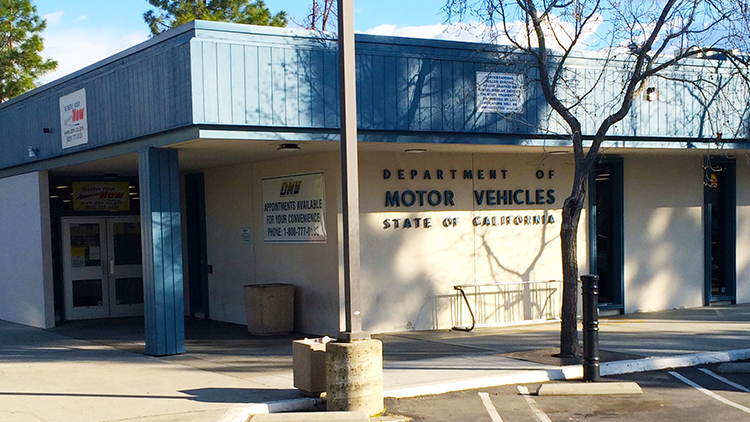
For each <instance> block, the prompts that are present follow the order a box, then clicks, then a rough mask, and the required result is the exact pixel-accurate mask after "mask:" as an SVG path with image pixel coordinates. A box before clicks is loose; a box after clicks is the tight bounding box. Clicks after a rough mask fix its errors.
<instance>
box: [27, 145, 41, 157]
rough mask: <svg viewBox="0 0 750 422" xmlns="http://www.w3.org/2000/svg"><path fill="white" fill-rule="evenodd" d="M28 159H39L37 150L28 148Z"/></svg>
mask: <svg viewBox="0 0 750 422" xmlns="http://www.w3.org/2000/svg"><path fill="white" fill-rule="evenodd" d="M29 158H39V149H38V148H34V147H29Z"/></svg>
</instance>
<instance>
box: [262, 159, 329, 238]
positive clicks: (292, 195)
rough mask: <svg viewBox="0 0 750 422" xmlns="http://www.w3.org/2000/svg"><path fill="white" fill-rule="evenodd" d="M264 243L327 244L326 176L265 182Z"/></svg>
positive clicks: (275, 178)
mask: <svg viewBox="0 0 750 422" xmlns="http://www.w3.org/2000/svg"><path fill="white" fill-rule="evenodd" d="M262 191H263V193H262V195H263V241H264V242H298V243H311V242H325V241H326V238H327V234H326V226H325V218H324V215H325V193H326V192H325V178H324V176H323V173H322V172H321V173H309V174H299V175H293V176H282V177H272V178H268V179H263V183H262Z"/></svg>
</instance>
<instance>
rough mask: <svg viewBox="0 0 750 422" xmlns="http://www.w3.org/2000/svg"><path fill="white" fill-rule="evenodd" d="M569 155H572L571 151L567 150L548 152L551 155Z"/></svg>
mask: <svg viewBox="0 0 750 422" xmlns="http://www.w3.org/2000/svg"><path fill="white" fill-rule="evenodd" d="M569 153H570V151H568V150H566V149H558V150H555V151H549V152H548V154H549V155H565V154H569Z"/></svg>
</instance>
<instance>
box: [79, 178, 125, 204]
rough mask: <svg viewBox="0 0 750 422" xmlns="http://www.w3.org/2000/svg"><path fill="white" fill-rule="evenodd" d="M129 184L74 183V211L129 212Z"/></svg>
mask: <svg viewBox="0 0 750 422" xmlns="http://www.w3.org/2000/svg"><path fill="white" fill-rule="evenodd" d="M128 186H129V183H128V182H73V210H74V211H129V210H130V189H129V187H128Z"/></svg>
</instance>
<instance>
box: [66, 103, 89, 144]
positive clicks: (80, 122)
mask: <svg viewBox="0 0 750 422" xmlns="http://www.w3.org/2000/svg"><path fill="white" fill-rule="evenodd" d="M60 133H61V135H62V147H63V148H70V147H74V146H76V145H83V144H87V143H88V142H89V128H88V119H87V111H86V90H85V89H80V90H78V91H76V92H73V93H71V94H68V95H65V96H62V97H60Z"/></svg>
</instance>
